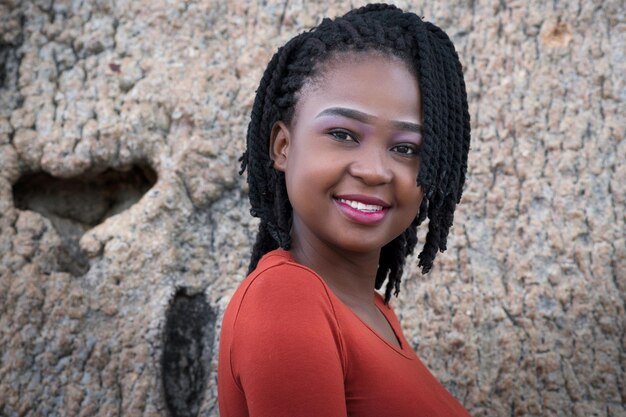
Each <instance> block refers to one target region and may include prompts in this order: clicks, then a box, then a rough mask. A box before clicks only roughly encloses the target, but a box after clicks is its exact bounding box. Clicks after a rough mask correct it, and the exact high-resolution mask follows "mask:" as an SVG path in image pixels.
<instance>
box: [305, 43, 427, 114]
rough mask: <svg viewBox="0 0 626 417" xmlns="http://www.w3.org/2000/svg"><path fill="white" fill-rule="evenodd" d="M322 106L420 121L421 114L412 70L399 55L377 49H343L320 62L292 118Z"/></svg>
mask: <svg viewBox="0 0 626 417" xmlns="http://www.w3.org/2000/svg"><path fill="white" fill-rule="evenodd" d="M325 106H326V107H333V106H335V107H348V108H351V109H354V110H360V111H362V112H365V113H368V114H375V115H377V116H379V117H382V118H385V119H388V120H405V121H415V122H420V121H421V115H422V110H421V95H420V89H419V82H418V79H417V76H416V74H415V73H414V71H412V69H411V68H409V66H408V65H407V64H406V63H405V62H404V61H403V60H401V59H400V58H397V57H395V56H390V55H387V54H383V53H379V52H371V53H370V52H368V53H345V54H341V55H339V56H336V57H334V58H333V59H331V60H329V61H327V62H325V63H324V64H322V65H321V66H320V67H319V68H318V69H317V71H316V74H315V75H314V76H313V77H312V78H311V79H309V80H308V81H307V82H305V84H304V86H303V87H302V89H301V90H300V93H299V97H298V101H297V104H296V109H295V119H296V120H297V119H298V118H299V117H300V116H307V114H304V113H305V112H312V111H316V110H319V109H318V108H321V107H325ZM416 119H417V120H416ZM294 121H295V120H294Z"/></svg>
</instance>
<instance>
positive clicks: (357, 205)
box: [337, 198, 383, 213]
mask: <svg viewBox="0 0 626 417" xmlns="http://www.w3.org/2000/svg"><path fill="white" fill-rule="evenodd" d="M337 200H339V201H340V202H341V203H344V204H347V205H349V206H350V207H352V208H353V209H356V210H359V211H363V212H365V213H374V212H377V211H381V210H382V209H383V206H378V205H375V204H365V203H361V202H360V201H354V200H346V199H343V198H338V199H337Z"/></svg>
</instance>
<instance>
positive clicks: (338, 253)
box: [290, 235, 380, 306]
mask: <svg viewBox="0 0 626 417" xmlns="http://www.w3.org/2000/svg"><path fill="white" fill-rule="evenodd" d="M290 252H291V255H292V256H293V258H294V259H295V260H296V261H297V262H298V263H300V264H302V265H304V266H307V267H309V268H311V269H312V270H314V271H315V272H317V273H318V274H319V275H320V276H321V277H322V279H323V280H324V281H325V282H326V284H327V285H328V286H329V287H330V289H331V290H332V291H333V293H335V295H336V296H337V297H339V299H341V300H342V301H343V302H344V303H345V304H347V305H360V306H363V305H367V304H373V303H374V285H375V283H376V271H377V270H378V261H379V258H380V249H379V250H377V251H376V252H374V253H354V252H350V251H345V250H341V249H338V248H332V247H329V246H327V245H324V244H322V242H317V241H316V239H307V237H306V236H301V235H294V236H293V237H292V247H291V250H290Z"/></svg>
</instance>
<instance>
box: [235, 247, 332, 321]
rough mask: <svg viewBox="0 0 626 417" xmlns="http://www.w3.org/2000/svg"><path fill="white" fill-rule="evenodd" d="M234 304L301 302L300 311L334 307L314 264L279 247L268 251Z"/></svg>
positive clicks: (258, 305) (264, 306)
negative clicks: (295, 257) (300, 261)
mask: <svg viewBox="0 0 626 417" xmlns="http://www.w3.org/2000/svg"><path fill="white" fill-rule="evenodd" d="M231 304H235V306H230V305H229V307H235V308H236V309H237V310H238V311H239V310H240V309H241V308H242V306H245V308H246V309H253V310H254V309H257V308H259V309H262V310H263V311H264V312H265V313H268V312H269V311H271V310H273V309H281V308H290V307H293V305H298V306H299V307H300V308H299V309H298V311H305V309H306V307H309V308H323V309H332V310H334V307H333V305H332V300H331V297H330V290H329V288H328V286H327V285H326V283H325V282H324V281H323V280H322V278H321V277H320V276H319V275H317V274H316V273H315V272H314V271H312V270H311V269H310V268H307V267H306V266H304V265H301V264H299V263H297V262H296V261H295V260H294V259H293V258H292V257H291V255H290V254H289V252H287V251H285V250H282V249H277V250H274V251H271V252H268V253H267V254H266V255H265V256H263V258H261V260H260V261H259V263H258V265H257V267H256V268H255V269H254V271H252V272H251V273H250V275H248V277H247V278H246V279H245V280H244V281H243V282H242V283H241V285H240V286H239V288H238V289H237V291H236V292H235V294H234V296H233V298H232V300H231Z"/></svg>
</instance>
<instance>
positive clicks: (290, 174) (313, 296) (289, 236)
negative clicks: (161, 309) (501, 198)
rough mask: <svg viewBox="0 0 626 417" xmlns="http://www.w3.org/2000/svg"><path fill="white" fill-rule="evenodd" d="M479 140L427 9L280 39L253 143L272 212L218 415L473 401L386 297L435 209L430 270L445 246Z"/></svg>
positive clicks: (227, 347)
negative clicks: (416, 347) (436, 370)
mask: <svg viewBox="0 0 626 417" xmlns="http://www.w3.org/2000/svg"><path fill="white" fill-rule="evenodd" d="M469 140H470V127H469V114H468V110H467V99H466V93H465V84H464V81H463V74H462V71H461V65H460V63H459V60H458V57H457V54H456V52H455V50H454V46H453V45H452V43H451V42H450V40H449V39H448V37H447V36H446V35H445V33H443V32H442V31H441V30H440V29H439V28H437V27H436V26H434V25H432V24H430V23H427V22H423V21H422V20H421V19H420V18H419V17H418V16H416V15H415V14H412V13H404V12H402V11H401V10H399V9H397V8H395V7H393V6H387V5H380V4H378V5H369V6H366V7H363V8H360V9H357V10H354V11H351V12H349V13H348V14H346V15H345V16H342V17H339V18H337V19H335V20H330V19H325V20H324V21H323V22H322V23H321V24H320V25H319V26H318V27H316V28H315V29H314V30H312V31H310V32H305V33H303V34H300V35H298V36H296V37H295V38H293V39H292V40H291V41H289V42H288V43H287V44H286V45H285V46H284V47H282V48H281V49H279V51H278V52H277V53H276V54H275V55H274V57H273V58H272V60H271V61H270V63H269V65H268V67H267V69H266V71H265V74H264V76H263V79H262V80H261V83H260V86H259V88H258V91H257V96H256V100H255V103H254V107H253V109H252V118H251V121H250V125H249V128H248V138H247V143H248V148H247V151H246V152H245V154H244V155H243V157H242V168H243V169H246V168H247V169H248V182H249V185H250V202H251V205H252V210H251V212H252V214H253V215H254V216H257V217H259V218H260V226H259V232H258V235H257V241H256V244H255V245H254V248H253V252H252V259H251V263H250V271H251V272H250V275H249V276H248V277H247V278H246V280H245V281H244V282H243V283H242V284H241V286H240V287H239V289H238V290H237V291H236V292H235V294H234V296H233V298H232V300H231V302H230V304H229V306H228V308H227V310H226V313H225V315H224V321H223V324H222V332H221V340H220V357H219V369H218V389H219V393H218V395H219V405H220V415H221V417H243V416H253V417H260V416H267V417H278V416H315V417H335V416H337V417H339V416H341V417H345V416H356V417H368V416H372V417H373V416H376V417H380V416H393V417H403V416H406V417H409V416H410V417H415V416H429V417H435V416H467V415H468V414H467V412H466V411H465V410H464V409H463V407H462V406H461V405H460V404H459V403H458V402H457V401H456V400H455V399H454V398H453V397H452V396H451V395H450V394H449V393H448V392H447V391H446V390H445V389H444V388H443V387H442V386H441V385H440V384H439V383H438V382H437V381H436V379H435V378H434V377H433V376H432V374H431V373H430V372H429V371H428V370H427V369H426V368H425V366H424V365H423V364H422V362H421V361H420V360H419V358H418V357H417V356H416V354H415V353H414V352H413V351H412V349H411V347H410V346H409V344H408V343H407V341H406V339H405V338H404V336H403V334H402V330H401V328H400V325H399V323H398V320H397V318H396V316H395V314H394V313H393V311H392V309H391V308H390V306H389V300H390V298H391V294H392V293H395V294H396V295H397V294H398V292H399V283H400V279H401V275H402V269H403V265H404V262H405V258H406V256H407V255H409V254H410V253H411V252H412V251H413V249H414V247H415V245H416V243H417V239H416V228H417V226H418V225H419V224H420V223H421V222H422V220H424V219H425V218H426V217H428V218H429V223H428V234H427V238H426V242H425V243H424V247H423V250H422V252H421V253H420V255H419V259H420V261H419V265H420V266H421V268H422V270H423V272H427V271H428V270H429V269H430V268H431V266H432V263H433V260H434V258H435V255H436V253H437V251H438V250H442V251H443V250H445V248H446V237H447V235H448V229H449V227H450V226H451V224H452V216H453V213H454V209H455V206H456V204H457V203H458V202H459V200H460V197H461V191H462V187H463V183H464V181H465V173H466V168H467V152H468V149H469ZM385 281H386V286H385V291H384V296H381V295H379V294H378V293H377V292H376V291H375V289H379V288H381V287H382V285H383V284H384V283H385Z"/></svg>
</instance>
